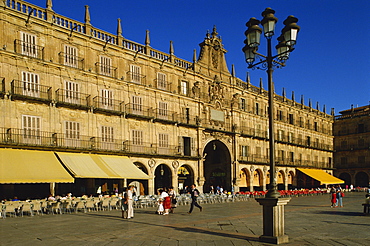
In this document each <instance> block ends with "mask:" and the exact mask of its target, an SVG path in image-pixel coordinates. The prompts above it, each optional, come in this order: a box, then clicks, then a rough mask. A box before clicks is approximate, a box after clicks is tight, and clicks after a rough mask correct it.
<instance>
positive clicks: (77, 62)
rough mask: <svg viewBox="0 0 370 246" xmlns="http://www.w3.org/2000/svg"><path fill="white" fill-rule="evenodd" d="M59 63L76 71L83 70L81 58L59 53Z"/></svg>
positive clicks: (83, 64) (83, 63)
mask: <svg viewBox="0 0 370 246" xmlns="http://www.w3.org/2000/svg"><path fill="white" fill-rule="evenodd" d="M59 63H60V64H61V65H65V66H68V67H73V68H77V69H82V70H83V69H84V66H85V62H84V59H83V58H79V57H78V56H75V55H71V54H68V53H64V52H60V53H59Z"/></svg>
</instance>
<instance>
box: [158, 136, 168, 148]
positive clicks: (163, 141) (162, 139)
mask: <svg viewBox="0 0 370 246" xmlns="http://www.w3.org/2000/svg"><path fill="white" fill-rule="evenodd" d="M158 136H159V139H158V141H159V145H158V146H159V148H168V134H164V133H159V135H158Z"/></svg>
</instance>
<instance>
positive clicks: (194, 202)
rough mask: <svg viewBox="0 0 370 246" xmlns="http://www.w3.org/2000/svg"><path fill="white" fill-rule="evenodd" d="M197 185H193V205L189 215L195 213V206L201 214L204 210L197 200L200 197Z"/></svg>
mask: <svg viewBox="0 0 370 246" xmlns="http://www.w3.org/2000/svg"><path fill="white" fill-rule="evenodd" d="M195 187H196V186H195V184H193V185H191V190H190V195H191V204H190V210H189V212H188V214H191V212H193V208H194V206H196V207H198V208H199V210H200V212H202V210H203V208H202V207H201V206H200V205H199V204H198V202H197V198H198V196H199V190H198V189H197V188H195Z"/></svg>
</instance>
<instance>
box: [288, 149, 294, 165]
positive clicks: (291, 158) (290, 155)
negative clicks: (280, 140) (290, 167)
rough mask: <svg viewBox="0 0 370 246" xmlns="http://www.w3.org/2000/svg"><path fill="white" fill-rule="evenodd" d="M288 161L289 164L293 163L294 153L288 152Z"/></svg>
mask: <svg viewBox="0 0 370 246" xmlns="http://www.w3.org/2000/svg"><path fill="white" fill-rule="evenodd" d="M289 161H290V162H291V163H293V162H294V152H289Z"/></svg>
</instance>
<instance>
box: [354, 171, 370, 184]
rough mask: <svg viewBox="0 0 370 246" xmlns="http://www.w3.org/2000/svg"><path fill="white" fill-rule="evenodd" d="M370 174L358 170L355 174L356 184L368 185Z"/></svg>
mask: <svg viewBox="0 0 370 246" xmlns="http://www.w3.org/2000/svg"><path fill="white" fill-rule="evenodd" d="M368 185H369V175H368V174H367V173H365V172H358V173H356V176H355V186H359V187H368Z"/></svg>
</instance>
